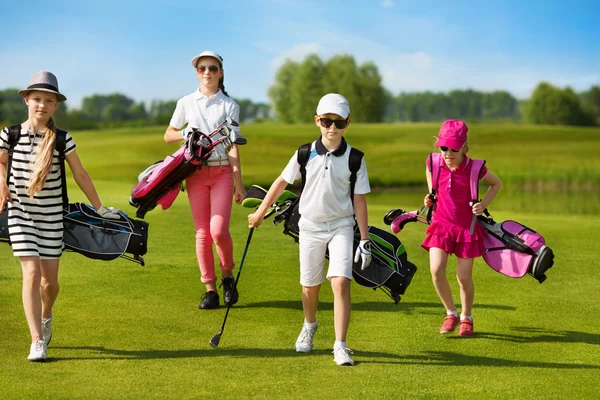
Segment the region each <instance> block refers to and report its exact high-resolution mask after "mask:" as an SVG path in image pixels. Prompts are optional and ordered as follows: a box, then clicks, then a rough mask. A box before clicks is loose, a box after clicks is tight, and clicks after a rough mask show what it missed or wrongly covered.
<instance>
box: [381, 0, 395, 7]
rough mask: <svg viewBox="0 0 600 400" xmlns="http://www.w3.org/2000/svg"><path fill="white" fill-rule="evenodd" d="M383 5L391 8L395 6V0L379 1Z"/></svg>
mask: <svg viewBox="0 0 600 400" xmlns="http://www.w3.org/2000/svg"><path fill="white" fill-rule="evenodd" d="M379 4H380V5H381V7H383V8H391V7H394V5H395V4H394V1H393V0H383V1H382V2H381V3H379Z"/></svg>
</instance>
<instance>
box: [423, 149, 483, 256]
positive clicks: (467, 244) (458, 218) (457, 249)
mask: <svg viewBox="0 0 600 400" xmlns="http://www.w3.org/2000/svg"><path fill="white" fill-rule="evenodd" d="M426 164H427V168H428V169H429V157H427V161H426ZM472 165H473V163H472V162H471V159H470V158H469V157H467V156H465V157H464V159H463V161H462V162H461V163H460V165H459V166H458V167H457V168H456V169H455V170H454V171H451V170H450V169H449V168H448V167H447V166H446V164H445V163H444V162H443V161H442V163H441V168H440V174H439V180H438V191H437V196H436V198H437V202H436V203H435V212H434V213H433V218H432V221H431V225H429V227H428V228H427V231H426V232H425V233H426V235H427V236H426V237H425V240H424V241H423V243H421V246H422V247H423V248H424V249H425V250H427V251H429V249H430V248H432V247H436V248H439V249H442V250H444V251H445V252H447V253H448V254H455V255H456V256H457V257H459V258H475V257H479V256H481V255H482V254H483V252H484V251H485V249H484V247H483V235H484V229H483V227H482V226H481V225H480V224H475V230H474V231H473V235H471V234H470V232H469V230H470V228H471V221H472V219H473V212H472V210H471V206H470V205H469V202H470V201H471V187H470V182H469V179H470V174H471V167H472ZM486 174H487V168H486V167H485V166H484V167H483V168H482V169H481V172H480V174H479V179H482V178H483V177H485V175H486Z"/></svg>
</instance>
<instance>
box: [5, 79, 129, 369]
mask: <svg viewBox="0 0 600 400" xmlns="http://www.w3.org/2000/svg"><path fill="white" fill-rule="evenodd" d="M19 94H20V95H21V96H23V97H24V98H25V104H26V105H27V110H28V119H27V121H25V122H23V123H22V124H21V126H20V129H19V130H20V134H19V137H18V140H17V142H16V145H15V146H14V149H13V155H12V161H11V168H10V171H7V164H8V150H9V129H8V128H4V129H3V130H2V132H1V133H0V211H2V210H3V209H4V207H5V206H8V226H9V235H10V241H11V245H12V250H13V254H14V255H15V256H16V257H19V260H20V261H21V267H22V270H23V308H24V309H25V316H26V317H27V323H28V325H29V330H30V332H31V338H32V344H31V348H30V354H29V356H28V360H29V361H44V360H45V359H46V349H47V345H48V343H49V342H50V339H51V338H52V307H53V305H54V302H55V301H56V297H57V296H58V290H59V285H58V263H59V259H60V256H61V254H62V251H63V219H62V217H63V204H62V184H61V172H60V162H59V157H58V151H57V150H55V139H56V129H57V128H56V125H55V123H54V120H53V119H52V113H53V112H54V110H56V108H57V106H58V103H59V102H61V101H65V100H66V97H65V96H64V95H62V94H61V93H60V92H59V91H58V81H57V79H56V77H55V76H54V75H53V74H52V73H50V72H46V71H42V72H37V73H35V74H34V75H33V76H32V77H31V79H30V81H29V85H28V87H27V88H26V89H23V90H20V91H19ZM65 156H66V160H67V163H68V164H69V167H70V169H71V172H72V175H73V178H74V179H75V182H77V184H78V185H79V187H80V188H81V190H82V191H83V193H84V194H85V195H86V197H87V198H88V200H89V201H90V203H91V204H92V206H93V207H94V209H96V210H98V213H99V214H100V215H102V216H104V217H106V218H115V219H118V218H119V214H118V210H115V209H113V208H106V207H104V206H103V205H102V203H101V201H100V198H99V197H98V193H97V192H96V189H95V188H94V184H93V183H92V180H91V178H90V176H89V175H88V173H87V172H86V170H85V169H84V168H83V165H82V164H81V161H80V160H79V157H78V156H77V152H76V150H75V142H74V141H73V138H72V137H71V135H69V134H68V133H67V134H66V146H65Z"/></svg>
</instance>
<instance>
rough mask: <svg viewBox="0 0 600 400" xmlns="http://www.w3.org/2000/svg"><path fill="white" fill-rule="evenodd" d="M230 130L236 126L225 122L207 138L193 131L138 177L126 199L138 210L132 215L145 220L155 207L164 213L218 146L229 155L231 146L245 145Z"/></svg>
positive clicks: (228, 120)
mask: <svg viewBox="0 0 600 400" xmlns="http://www.w3.org/2000/svg"><path fill="white" fill-rule="evenodd" d="M232 126H239V125H238V124H237V122H235V121H232V120H231V119H227V120H225V121H224V122H223V123H221V124H220V125H219V126H217V128H216V129H215V130H214V131H213V132H211V133H210V134H204V133H202V132H200V131H199V130H197V129H195V128H194V129H193V130H192V132H191V133H190V135H189V136H188V137H187V139H186V140H185V143H184V144H183V145H182V146H181V147H180V148H179V150H177V151H176V152H175V153H173V154H172V155H170V156H167V157H166V158H165V159H164V160H162V161H158V162H156V163H154V164H152V165H151V166H149V167H148V168H146V169H145V170H144V171H143V172H142V173H141V174H140V175H139V176H138V183H137V184H136V185H135V186H134V187H133V189H132V190H131V196H130V197H129V204H131V205H132V206H134V207H136V208H137V211H136V213H135V215H136V216H137V217H138V218H144V216H145V215H146V213H147V212H148V211H150V210H152V209H154V208H155V207H156V205H157V204H160V205H161V207H162V209H163V210H166V209H167V208H169V207H171V204H173V202H174V201H175V198H177V195H178V194H179V191H180V190H181V184H182V182H183V181H184V180H185V179H186V178H187V177H189V176H190V175H192V174H193V173H194V172H196V171H197V170H199V169H200V168H202V166H203V165H204V164H205V163H206V161H207V160H208V158H209V157H210V155H211V153H212V151H213V150H214V148H215V147H216V146H217V145H219V144H221V143H222V144H223V145H224V146H225V151H226V152H229V150H230V149H231V148H232V146H233V144H234V143H235V144H245V143H246V139H245V138H244V137H243V136H241V135H240V134H239V133H236V132H235V131H234V130H233V129H232V128H231V127H232Z"/></svg>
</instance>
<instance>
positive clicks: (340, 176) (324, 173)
mask: <svg viewBox="0 0 600 400" xmlns="http://www.w3.org/2000/svg"><path fill="white" fill-rule="evenodd" d="M314 120H315V124H316V126H317V127H319V129H320V131H321V137H320V138H319V139H317V140H316V141H314V142H313V143H312V144H311V150H310V155H309V158H308V162H307V163H306V181H305V182H304V189H303V191H302V196H301V197H300V204H299V211H300V215H301V217H300V222H299V227H300V242H299V244H300V284H301V285H302V308H303V310H304V325H303V327H302V331H301V332H300V335H299V336H298V340H297V341H296V351H297V352H302V353H306V352H310V351H311V350H312V349H313V336H314V334H315V332H316V330H317V327H318V322H317V308H318V304H319V291H320V289H321V284H322V283H323V282H325V280H326V279H329V280H330V281H331V287H332V290H333V295H334V300H333V304H334V312H333V314H334V326H335V343H334V345H333V354H334V361H335V362H336V363H337V364H338V365H354V361H353V360H352V358H350V354H352V350H350V349H349V348H348V347H347V346H346V333H347V331H348V324H349V322H350V309H351V303H350V281H351V280H352V258H353V254H352V253H353V238H354V224H355V217H356V223H358V227H359V230H360V236H361V240H360V245H359V246H358V249H357V250H356V253H355V254H354V259H355V261H356V262H359V261H360V262H361V263H362V264H361V267H362V268H363V269H364V268H366V267H367V266H368V265H369V263H370V261H371V252H370V243H369V239H368V238H369V234H368V217H367V202H366V198H365V194H366V193H369V192H370V191H371V188H370V185H369V177H368V174H367V166H366V163H365V160H364V158H362V160H361V165H360V169H359V170H358V172H357V174H356V183H355V187H354V196H353V199H352V198H350V193H351V187H350V186H351V185H350V175H351V172H350V168H349V157H350V149H351V147H350V146H349V145H348V143H347V142H346V140H345V139H344V137H343V136H344V133H345V132H346V130H347V128H348V126H349V125H350V105H349V104H348V100H346V98H345V97H344V96H342V95H340V94H336V93H329V94H327V95H325V96H323V97H322V98H321V100H320V101H319V104H318V106H317V115H315V117H314ZM299 178H301V169H300V164H299V163H298V152H297V151H296V153H294V155H293V156H292V158H291V159H290V161H289V163H288V165H287V166H286V168H285V169H284V170H283V172H282V173H281V175H280V176H279V177H278V178H277V179H276V180H275V182H273V184H272V185H271V188H270V189H269V191H268V193H267V195H266V196H265V199H264V200H263V202H262V204H261V205H260V207H259V208H258V209H257V210H256V212H255V213H253V214H250V215H249V216H248V223H249V226H250V228H254V227H258V226H260V225H261V224H262V221H263V218H264V216H265V213H266V211H267V209H268V207H269V205H271V204H272V203H273V202H274V201H275V200H276V199H277V197H279V195H280V194H281V193H282V192H283V190H284V189H285V188H286V187H287V185H288V184H292V183H294V181H296V180H297V179H299ZM327 250H329V269H328V270H327V275H325V253H326V251H327Z"/></svg>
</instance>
